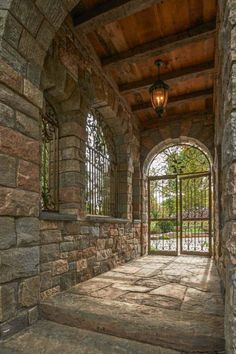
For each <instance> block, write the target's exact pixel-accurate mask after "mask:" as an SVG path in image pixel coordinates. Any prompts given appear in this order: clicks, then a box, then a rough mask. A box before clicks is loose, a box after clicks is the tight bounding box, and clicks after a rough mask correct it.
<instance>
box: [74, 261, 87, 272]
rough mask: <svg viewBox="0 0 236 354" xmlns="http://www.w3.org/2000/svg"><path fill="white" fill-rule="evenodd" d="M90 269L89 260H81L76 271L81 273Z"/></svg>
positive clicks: (77, 263)
mask: <svg viewBox="0 0 236 354" xmlns="http://www.w3.org/2000/svg"><path fill="white" fill-rule="evenodd" d="M87 267H88V263H87V259H80V260H79V261H77V262H76V269H77V272H80V271H81V270H83V269H86V268H87Z"/></svg>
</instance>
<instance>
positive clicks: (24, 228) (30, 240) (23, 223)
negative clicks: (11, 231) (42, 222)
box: [16, 217, 39, 246]
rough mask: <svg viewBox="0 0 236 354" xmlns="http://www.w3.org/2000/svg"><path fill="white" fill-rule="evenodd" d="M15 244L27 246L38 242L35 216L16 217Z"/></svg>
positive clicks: (37, 227) (37, 221)
mask: <svg viewBox="0 0 236 354" xmlns="http://www.w3.org/2000/svg"><path fill="white" fill-rule="evenodd" d="M16 233H17V245H18V246H29V245H36V244H38V243H39V220H38V219H37V218H30V217H25V218H19V219H16Z"/></svg>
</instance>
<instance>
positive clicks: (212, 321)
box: [41, 288, 224, 354]
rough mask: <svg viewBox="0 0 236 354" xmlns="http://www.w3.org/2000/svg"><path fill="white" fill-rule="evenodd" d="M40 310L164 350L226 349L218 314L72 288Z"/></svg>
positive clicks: (66, 322) (46, 315)
mask: <svg viewBox="0 0 236 354" xmlns="http://www.w3.org/2000/svg"><path fill="white" fill-rule="evenodd" d="M41 314H42V316H43V317H44V318H45V319H48V320H51V321H55V322H57V323H61V324H64V325H68V326H73V327H77V328H83V329H87V330H91V331H95V332H100V333H105V334H110V335H113V336H116V337H120V338H126V339H130V340H135V341H139V342H142V343H148V344H151V345H156V346H159V347H163V351H162V352H161V353H163V354H164V353H168V350H169V349H172V350H176V351H178V352H181V353H196V352H197V353H221V352H223V351H224V339H223V338H224V335H223V321H222V318H220V317H219V316H212V315H211V316H208V315H204V314H201V313H193V312H183V311H177V310H169V309H164V308H154V307H151V306H145V305H138V304H133V303H124V302H120V301H116V300H110V299H104V298H95V297H89V296H85V295H81V294H76V293H73V288H72V290H71V291H70V292H65V293H60V294H58V295H56V296H54V297H52V298H50V299H48V300H45V301H44V302H42V304H41ZM111 353H112V352H111ZM156 353H158V352H156Z"/></svg>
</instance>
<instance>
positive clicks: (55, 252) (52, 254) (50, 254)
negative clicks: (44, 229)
mask: <svg viewBox="0 0 236 354" xmlns="http://www.w3.org/2000/svg"><path fill="white" fill-rule="evenodd" d="M58 258H59V245H58V244H49V245H43V246H41V247H40V262H41V263H47V262H51V261H55V260H57V259H58Z"/></svg>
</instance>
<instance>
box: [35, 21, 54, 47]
mask: <svg viewBox="0 0 236 354" xmlns="http://www.w3.org/2000/svg"><path fill="white" fill-rule="evenodd" d="M54 36H55V29H54V28H53V27H52V26H51V25H50V23H49V22H48V21H47V20H46V19H45V20H44V21H43V22H42V24H41V26H40V28H39V31H38V33H37V41H38V42H39V43H40V45H41V46H42V47H43V48H44V50H46V51H47V50H48V47H49V45H50V44H51V42H52V40H53V38H54Z"/></svg>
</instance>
